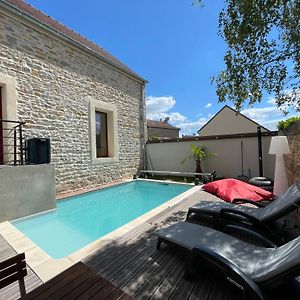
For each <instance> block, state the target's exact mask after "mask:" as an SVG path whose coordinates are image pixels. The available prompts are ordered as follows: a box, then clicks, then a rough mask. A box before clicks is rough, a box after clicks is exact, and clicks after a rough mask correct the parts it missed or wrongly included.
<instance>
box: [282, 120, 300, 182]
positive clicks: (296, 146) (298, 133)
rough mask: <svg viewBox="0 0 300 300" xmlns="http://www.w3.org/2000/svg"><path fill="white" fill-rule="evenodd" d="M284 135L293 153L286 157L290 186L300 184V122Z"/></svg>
mask: <svg viewBox="0 0 300 300" xmlns="http://www.w3.org/2000/svg"><path fill="white" fill-rule="evenodd" d="M283 134H284V135H286V136H287V139H288V141H289V146H290V151H291V153H290V154H289V155H285V164H286V169H287V176H288V180H289V184H290V185H291V184H293V183H294V182H298V183H299V184H300V121H297V122H296V123H294V124H293V125H292V126H290V127H289V128H288V129H287V130H285V131H284V132H283Z"/></svg>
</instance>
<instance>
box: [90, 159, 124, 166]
mask: <svg viewBox="0 0 300 300" xmlns="http://www.w3.org/2000/svg"><path fill="white" fill-rule="evenodd" d="M117 161H118V158H117V157H99V158H93V159H92V164H95V165H98V164H99V165H100V164H111V163H116V162H117Z"/></svg>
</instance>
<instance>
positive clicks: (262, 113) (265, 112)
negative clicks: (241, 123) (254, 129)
mask: <svg viewBox="0 0 300 300" xmlns="http://www.w3.org/2000/svg"><path fill="white" fill-rule="evenodd" d="M267 103H269V104H271V105H272V106H268V107H258V108H254V107H252V108H247V109H244V110H243V111H241V113H242V114H244V115H245V116H247V117H248V118H250V119H252V120H254V121H256V122H257V123H259V124H261V125H263V126H265V127H266V128H268V129H270V130H277V124H278V122H279V121H281V120H284V119H287V118H290V117H293V116H296V115H297V114H296V115H291V114H288V115H285V114H284V113H283V112H282V110H280V109H279V108H278V107H277V106H276V103H275V99H274V98H269V100H268V101H267ZM298 115H299V114H298Z"/></svg>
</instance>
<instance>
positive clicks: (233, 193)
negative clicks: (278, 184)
mask: <svg viewBox="0 0 300 300" xmlns="http://www.w3.org/2000/svg"><path fill="white" fill-rule="evenodd" d="M203 189H204V190H205V191H207V192H209V193H211V194H214V195H216V196H217V197H219V198H221V199H222V200H224V201H226V202H232V201H233V200H234V199H236V198H246V199H250V200H253V201H262V200H270V199H272V197H273V194H272V193H270V192H269V191H266V190H264V189H261V188H259V187H257V186H254V185H251V184H248V183H246V182H243V181H240V180H237V179H232V178H229V179H222V180H217V181H213V182H209V183H207V184H205V185H204V186H203Z"/></svg>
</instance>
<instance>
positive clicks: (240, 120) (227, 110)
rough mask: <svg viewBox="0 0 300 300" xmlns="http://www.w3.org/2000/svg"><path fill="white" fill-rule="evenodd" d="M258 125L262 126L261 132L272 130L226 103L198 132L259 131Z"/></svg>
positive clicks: (201, 134) (200, 133) (208, 133)
mask: <svg viewBox="0 0 300 300" xmlns="http://www.w3.org/2000/svg"><path fill="white" fill-rule="evenodd" d="M257 126H260V127H261V132H270V130H269V129H267V128H265V127H264V126H262V125H260V124H258V123H256V122H255V121H253V120H251V119H250V118H248V117H246V116H244V115H243V114H241V113H239V112H238V111H236V110H234V109H233V108H231V107H230V106H228V105H225V106H224V107H223V108H222V109H221V110H220V111H219V112H217V113H216V114H215V115H214V116H213V117H212V118H211V119H210V120H209V121H208V122H207V123H206V124H204V125H203V126H202V127H201V128H200V129H199V130H198V134H199V136H213V135H225V134H231V135H233V134H245V133H254V132H257Z"/></svg>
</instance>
